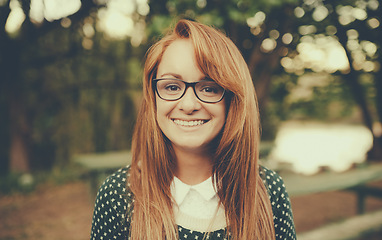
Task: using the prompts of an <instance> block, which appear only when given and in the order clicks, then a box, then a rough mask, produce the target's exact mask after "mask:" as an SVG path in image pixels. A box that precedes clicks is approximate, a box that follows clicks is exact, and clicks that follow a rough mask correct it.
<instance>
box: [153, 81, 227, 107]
mask: <svg viewBox="0 0 382 240" xmlns="http://www.w3.org/2000/svg"><path fill="white" fill-rule="evenodd" d="M153 84H154V88H155V91H156V92H157V94H158V96H159V97H160V98H161V99H163V100H167V101H176V100H179V99H181V98H182V97H183V96H184V94H185V93H186V90H187V89H188V88H189V87H192V88H193V89H194V93H195V95H196V97H197V98H198V99H199V100H200V101H202V102H206V103H217V102H220V101H221V100H222V99H223V97H224V93H225V89H224V88H222V87H221V86H219V85H218V84H217V83H216V82H214V81H212V80H202V81H199V82H191V83H189V82H185V81H182V80H179V79H173V78H159V79H154V80H153Z"/></svg>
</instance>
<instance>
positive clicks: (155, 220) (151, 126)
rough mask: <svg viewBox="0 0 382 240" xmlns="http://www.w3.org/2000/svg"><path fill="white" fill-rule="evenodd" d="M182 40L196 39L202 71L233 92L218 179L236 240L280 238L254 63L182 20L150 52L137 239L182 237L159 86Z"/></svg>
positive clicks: (136, 186) (217, 150)
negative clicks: (265, 170)
mask: <svg viewBox="0 0 382 240" xmlns="http://www.w3.org/2000/svg"><path fill="white" fill-rule="evenodd" d="M177 39H189V40H190V41H191V42H192V43H193V46H194V49H195V57H196V61H197V64H198V66H199V68H200V70H201V72H203V73H204V74H205V75H206V76H208V77H209V78H211V79H214V80H215V81H216V82H217V83H218V84H219V85H221V86H222V87H224V88H225V89H226V90H227V92H228V94H227V95H226V96H225V97H226V98H227V99H226V102H227V106H228V108H227V109H228V110H227V117H226V123H225V126H224V128H223V130H222V133H221V134H220V135H219V137H218V138H217V139H216V140H215V141H216V142H214V144H213V145H214V146H215V147H214V149H213V151H214V154H213V155H214V165H213V173H214V181H215V182H216V185H217V191H218V195H219V198H220V202H221V204H223V206H224V209H225V214H226V218H227V226H228V227H227V231H228V232H229V233H230V234H231V237H232V239H240V240H245V239H248V240H249V239H261V240H263V239H275V233H274V225H273V215H272V208H271V204H270V202H269V198H268V194H267V190H266V188H265V186H264V184H263V183H262V180H261V178H260V176H259V165H258V155H259V150H258V149H259V148H258V145H259V141H260V140H259V137H260V130H259V111H258V106H257V100H256V94H255V89H254V86H253V83H252V79H251V76H250V73H249V70H248V67H247V64H246V62H245V61H244V59H243V57H242V55H241V53H240V52H239V50H238V49H237V47H236V46H235V45H234V43H233V42H232V41H231V40H230V39H229V38H227V37H226V36H225V35H224V34H223V33H221V32H219V31H218V30H216V29H214V28H212V27H209V26H206V25H203V24H200V23H197V22H193V21H188V20H180V21H179V22H178V23H177V24H176V26H175V28H174V30H173V31H171V32H170V33H169V34H168V35H167V36H165V37H164V38H162V39H161V40H160V41H158V42H157V43H156V44H155V45H153V46H152V47H151V48H150V49H149V51H148V52H147V56H146V62H145V67H144V78H143V90H144V93H143V101H142V106H141V109H140V112H139V115H138V119H137V125H136V128H135V132H134V136H133V144H132V153H133V156H132V164H131V175H130V178H129V180H128V181H129V183H130V188H131V190H132V192H133V193H134V196H135V202H134V212H133V221H132V223H131V237H132V239H139V240H141V239H146V240H153V239H170V240H173V239H178V233H177V227H176V223H175V222H174V216H173V212H172V197H171V191H170V184H171V182H172V180H173V177H174V174H173V169H174V166H175V157H174V153H173V151H172V149H171V143H170V142H169V140H168V139H167V138H166V137H165V136H164V135H163V133H162V131H161V130H160V128H159V126H158V124H157V122H156V107H155V106H156V104H155V93H154V91H153V87H152V79H153V78H155V77H156V72H157V69H158V65H159V63H160V61H161V58H162V56H163V53H164V51H165V50H166V48H167V47H168V46H169V45H170V44H171V43H172V42H174V41H175V40H177Z"/></svg>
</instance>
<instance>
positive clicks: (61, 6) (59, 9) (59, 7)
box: [44, 0, 81, 21]
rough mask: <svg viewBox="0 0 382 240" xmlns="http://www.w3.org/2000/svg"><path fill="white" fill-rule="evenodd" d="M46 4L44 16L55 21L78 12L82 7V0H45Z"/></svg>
mask: <svg viewBox="0 0 382 240" xmlns="http://www.w3.org/2000/svg"><path fill="white" fill-rule="evenodd" d="M44 4H45V10H44V16H45V18H46V20H48V21H53V20H57V19H60V18H63V17H67V16H69V15H71V14H73V13H75V12H77V11H78V10H79V9H80V7H81V1H80V0H55V1H44Z"/></svg>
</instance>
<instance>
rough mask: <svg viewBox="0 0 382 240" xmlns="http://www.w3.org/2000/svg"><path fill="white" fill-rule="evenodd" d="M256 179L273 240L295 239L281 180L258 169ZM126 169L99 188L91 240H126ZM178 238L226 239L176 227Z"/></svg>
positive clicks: (129, 204) (220, 233)
mask: <svg viewBox="0 0 382 240" xmlns="http://www.w3.org/2000/svg"><path fill="white" fill-rule="evenodd" d="M260 176H261V178H262V179H263V182H264V184H265V186H267V189H268V194H269V199H270V202H271V204H272V211H273V221H274V226H275V233H276V240H295V239H296V231H295V227H294V223H293V214H292V209H291V204H290V199H289V196H288V193H287V192H286V189H285V185H284V182H283V180H282V179H281V177H280V176H279V175H278V174H277V173H275V172H274V171H272V170H269V169H267V168H264V167H261V169H260ZM128 177H129V167H125V168H122V169H120V170H118V171H117V172H115V173H114V174H113V175H111V176H109V177H108V178H107V179H106V180H105V182H104V183H103V184H102V186H101V187H100V189H99V191H98V194H97V198H96V201H95V207H94V213H93V221H92V229H91V239H100V240H106V239H121V240H122V239H129V229H130V222H131V218H132V214H133V205H134V197H133V194H132V193H131V191H130V190H129V188H128V186H126V179H127V178H128ZM178 232H179V239H181V240H182V239H190V240H198V239H203V238H204V235H206V237H205V239H211V240H228V239H230V238H229V235H228V234H226V229H220V230H217V231H214V232H211V233H208V234H207V233H204V232H198V231H192V230H189V229H186V228H184V227H182V226H178Z"/></svg>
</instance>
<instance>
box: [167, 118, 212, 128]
mask: <svg viewBox="0 0 382 240" xmlns="http://www.w3.org/2000/svg"><path fill="white" fill-rule="evenodd" d="M172 121H173V122H174V123H175V124H176V125H180V126H184V127H195V126H201V125H203V124H204V123H206V122H207V121H205V120H194V121H184V120H179V119H173V120H172Z"/></svg>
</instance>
